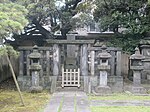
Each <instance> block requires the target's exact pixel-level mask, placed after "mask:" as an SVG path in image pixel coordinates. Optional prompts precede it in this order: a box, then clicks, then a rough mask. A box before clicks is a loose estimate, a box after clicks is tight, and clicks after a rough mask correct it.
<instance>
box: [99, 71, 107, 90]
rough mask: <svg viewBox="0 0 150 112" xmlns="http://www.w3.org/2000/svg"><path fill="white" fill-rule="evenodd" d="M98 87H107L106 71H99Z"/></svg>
mask: <svg viewBox="0 0 150 112" xmlns="http://www.w3.org/2000/svg"><path fill="white" fill-rule="evenodd" d="M99 86H102V87H106V86H107V71H100V78H99Z"/></svg>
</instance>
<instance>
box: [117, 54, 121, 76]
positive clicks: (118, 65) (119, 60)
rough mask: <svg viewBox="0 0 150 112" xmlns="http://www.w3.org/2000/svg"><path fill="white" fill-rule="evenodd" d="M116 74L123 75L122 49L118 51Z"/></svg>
mask: <svg viewBox="0 0 150 112" xmlns="http://www.w3.org/2000/svg"><path fill="white" fill-rule="evenodd" d="M116 75H117V76H120V75H121V51H117V67H116Z"/></svg>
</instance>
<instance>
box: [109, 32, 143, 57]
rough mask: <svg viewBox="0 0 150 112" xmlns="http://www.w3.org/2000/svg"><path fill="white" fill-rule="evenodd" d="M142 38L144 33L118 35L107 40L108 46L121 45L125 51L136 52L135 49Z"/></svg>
mask: <svg viewBox="0 0 150 112" xmlns="http://www.w3.org/2000/svg"><path fill="white" fill-rule="evenodd" d="M141 38H142V35H140V34H136V35H135V34H134V35H131V34H126V35H116V37H114V38H112V39H111V40H110V41H109V42H107V46H110V47H120V48H122V50H123V51H124V52H126V53H131V54H132V53H134V49H135V47H137V45H138V44H139V42H140V39H141Z"/></svg>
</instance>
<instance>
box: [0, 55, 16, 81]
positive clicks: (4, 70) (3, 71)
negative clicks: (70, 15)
mask: <svg viewBox="0 0 150 112" xmlns="http://www.w3.org/2000/svg"><path fill="white" fill-rule="evenodd" d="M10 61H11V64H12V66H13V69H14V72H15V74H16V75H17V76H18V58H17V57H13V56H11V57H10ZM0 64H1V65H0V82H2V81H4V80H6V79H8V78H10V77H11V76H12V74H11V71H10V68H9V65H8V62H7V59H6V56H5V55H3V56H1V57H0Z"/></svg>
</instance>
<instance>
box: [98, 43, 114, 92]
mask: <svg viewBox="0 0 150 112" xmlns="http://www.w3.org/2000/svg"><path fill="white" fill-rule="evenodd" d="M101 49H102V52H101V53H99V54H98V55H97V59H98V60H99V64H98V66H97V67H98V70H99V85H98V86H97V87H96V92H98V93H102V94H103V93H104V94H105V93H106V94H108V93H111V88H110V87H109V86H108V84H107V82H108V78H107V77H108V71H110V65H109V63H108V60H109V58H111V55H110V54H109V53H108V52H107V51H106V49H107V47H106V46H105V45H103V46H102V48H101Z"/></svg>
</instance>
